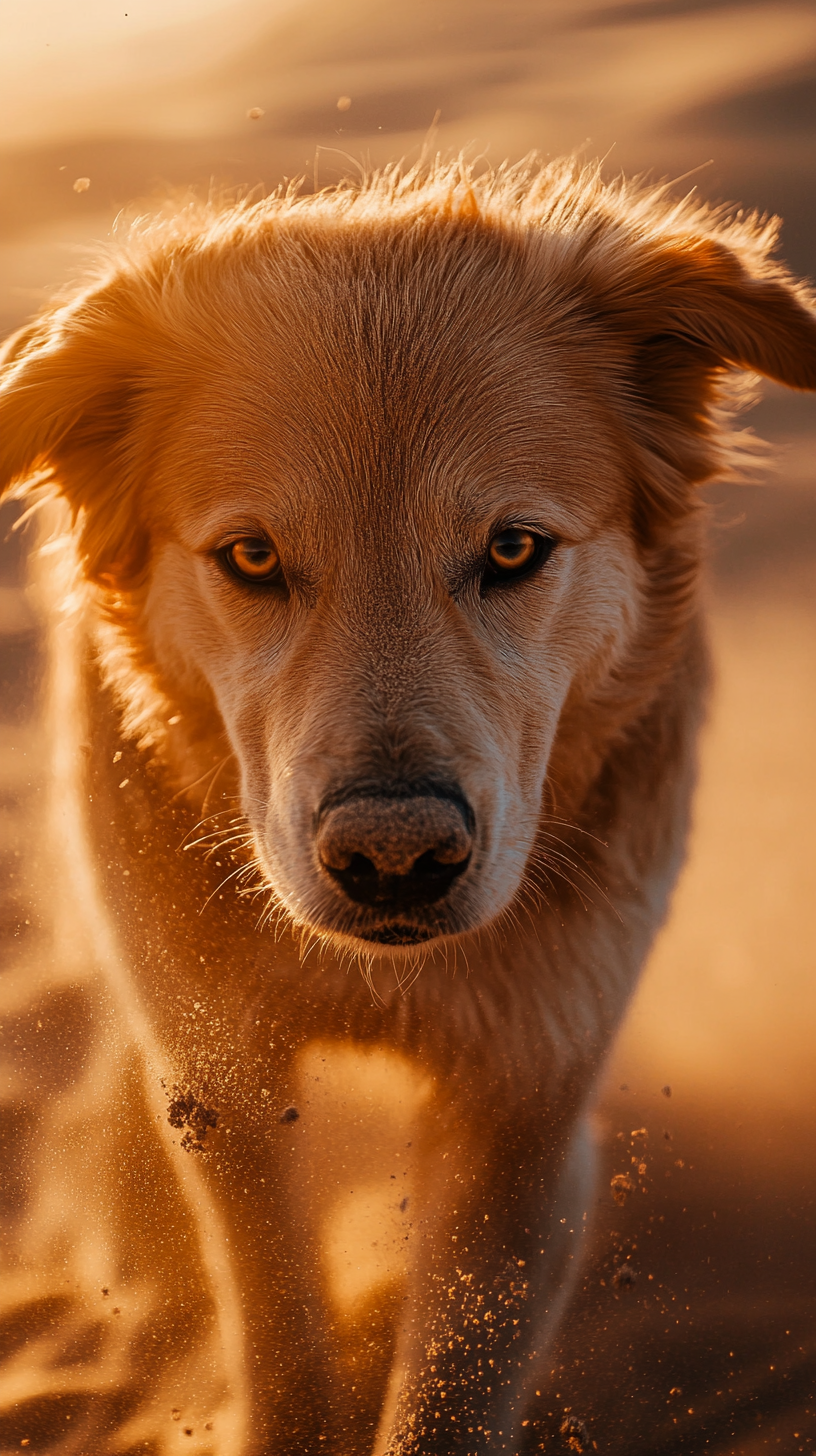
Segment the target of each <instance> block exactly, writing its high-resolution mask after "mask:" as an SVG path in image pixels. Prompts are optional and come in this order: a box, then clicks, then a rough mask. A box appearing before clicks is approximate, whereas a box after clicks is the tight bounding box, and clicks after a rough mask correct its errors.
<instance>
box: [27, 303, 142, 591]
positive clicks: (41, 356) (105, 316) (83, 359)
mask: <svg viewBox="0 0 816 1456" xmlns="http://www.w3.org/2000/svg"><path fill="white" fill-rule="evenodd" d="M145 344H146V325H145V319H144V316H143V313H142V311H141V310H140V309H139V308H138V307H137V301H136V299H135V298H134V297H133V296H132V294H129V290H128V289H127V286H126V284H125V282H124V280H122V279H115V280H114V281H113V282H109V283H108V284H106V285H104V286H100V287H99V288H97V289H94V290H91V291H89V292H88V293H87V294H86V295H84V297H82V298H81V299H79V300H78V301H77V302H75V303H72V304H69V305H67V306H66V307H64V308H60V309H56V310H54V311H53V312H52V313H50V314H48V315H46V316H44V317H43V318H41V319H38V320H37V321H35V322H34V323H33V324H30V325H29V326H27V327H26V328H24V329H21V330H20V332H19V333H17V334H15V335H14V336H13V337H12V338H11V339H10V340H8V342H7V344H6V345H5V348H4V349H3V351H2V354H0V495H1V494H2V493H3V492H5V491H9V492H10V493H13V494H16V495H17V496H23V497H24V496H26V495H30V494H31V493H32V492H34V491H40V492H41V493H42V492H43V490H44V491H45V493H46V494H51V495H56V494H59V495H61V496H62V497H63V498H64V499H65V500H66V501H67V503H68V505H69V507H70V509H71V513H72V516H73V518H74V520H75V521H78V524H79V543H80V553H81V557H82V560H83V565H84V569H85V571H86V574H87V575H88V577H89V578H91V579H92V580H95V581H97V582H100V583H102V584H104V585H105V586H108V587H115V588H122V589H126V588H127V587H128V586H131V585H133V584H134V583H135V581H137V580H138V578H139V576H140V574H141V573H142V571H143V570H144V567H145V564H146V560H147V550H148V540H147V535H146V532H145V531H144V529H143V527H142V526H141V524H140V522H139V519H138V496H139V491H138V484H139V480H140V476H141V473H142V471H143V468H144V464H145V462H144V461H143V460H141V459H140V458H139V452H138V442H137V439H135V438H134V433H135V432H134V431H133V428H132V426H133V423H134V419H135V415H136V413H137V412H138V410H139V409H140V407H141V403H140V402H141V399H142V396H143V390H144V382H145Z"/></svg>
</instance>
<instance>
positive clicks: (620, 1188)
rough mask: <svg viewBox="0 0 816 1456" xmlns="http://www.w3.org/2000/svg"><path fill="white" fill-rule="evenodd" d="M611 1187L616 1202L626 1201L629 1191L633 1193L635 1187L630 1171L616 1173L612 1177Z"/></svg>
mask: <svg viewBox="0 0 816 1456" xmlns="http://www.w3.org/2000/svg"><path fill="white" fill-rule="evenodd" d="M609 1187H610V1189H611V1190H612V1197H613V1198H614V1200H615V1202H616V1203H625V1202H626V1195H627V1193H633V1192H634V1189H635V1185H634V1183H633V1182H632V1180H631V1178H630V1177H629V1174H628V1173H616V1174H615V1176H614V1178H612V1179H610V1183H609Z"/></svg>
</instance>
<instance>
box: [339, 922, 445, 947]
mask: <svg viewBox="0 0 816 1456" xmlns="http://www.w3.org/2000/svg"><path fill="white" fill-rule="evenodd" d="M355 934H356V938H357V939H358V940H363V941H365V942H366V943H367V944H369V945H393V946H398V945H422V944H424V943H425V942H427V941H429V940H436V939H437V938H438V935H439V932H438V931H436V930H433V929H431V927H430V926H425V925H408V924H401V923H400V922H398V921H397V922H394V923H392V924H390V925H380V926H371V927H370V928H369V929H364V928H360V927H358V928H357V930H356V932H355Z"/></svg>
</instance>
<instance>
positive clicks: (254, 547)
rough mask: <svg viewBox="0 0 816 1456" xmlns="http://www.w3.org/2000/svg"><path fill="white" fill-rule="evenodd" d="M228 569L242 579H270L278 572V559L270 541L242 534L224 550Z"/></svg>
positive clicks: (277, 574)
mask: <svg viewBox="0 0 816 1456" xmlns="http://www.w3.org/2000/svg"><path fill="white" fill-rule="evenodd" d="M224 560H225V561H226V563H227V565H228V566H229V568H230V570H231V571H233V572H234V573H235V575H236V576H240V577H241V578H242V579H243V580H244V581H272V580H273V579H274V578H275V577H277V576H279V574H280V559H279V557H278V553H277V551H276V550H275V548H274V546H273V545H272V542H271V541H265V540H264V539H263V538H262V537H261V536H242V537H241V539H240V540H239V541H233V543H232V545H231V546H228V547H227V549H226V551H225V552H224Z"/></svg>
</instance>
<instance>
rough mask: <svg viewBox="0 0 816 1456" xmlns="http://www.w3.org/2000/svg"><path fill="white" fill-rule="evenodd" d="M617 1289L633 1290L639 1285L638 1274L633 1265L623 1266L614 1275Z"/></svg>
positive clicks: (613, 1280) (613, 1278)
mask: <svg viewBox="0 0 816 1456" xmlns="http://www.w3.org/2000/svg"><path fill="white" fill-rule="evenodd" d="M612 1283H613V1285H614V1287H615V1289H632V1288H633V1287H634V1285H635V1284H636V1283H637V1274H636V1272H635V1270H634V1269H633V1268H632V1265H631V1264H621V1265H620V1266H619V1268H617V1269H616V1270H615V1272H614V1274H613V1275H612Z"/></svg>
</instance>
